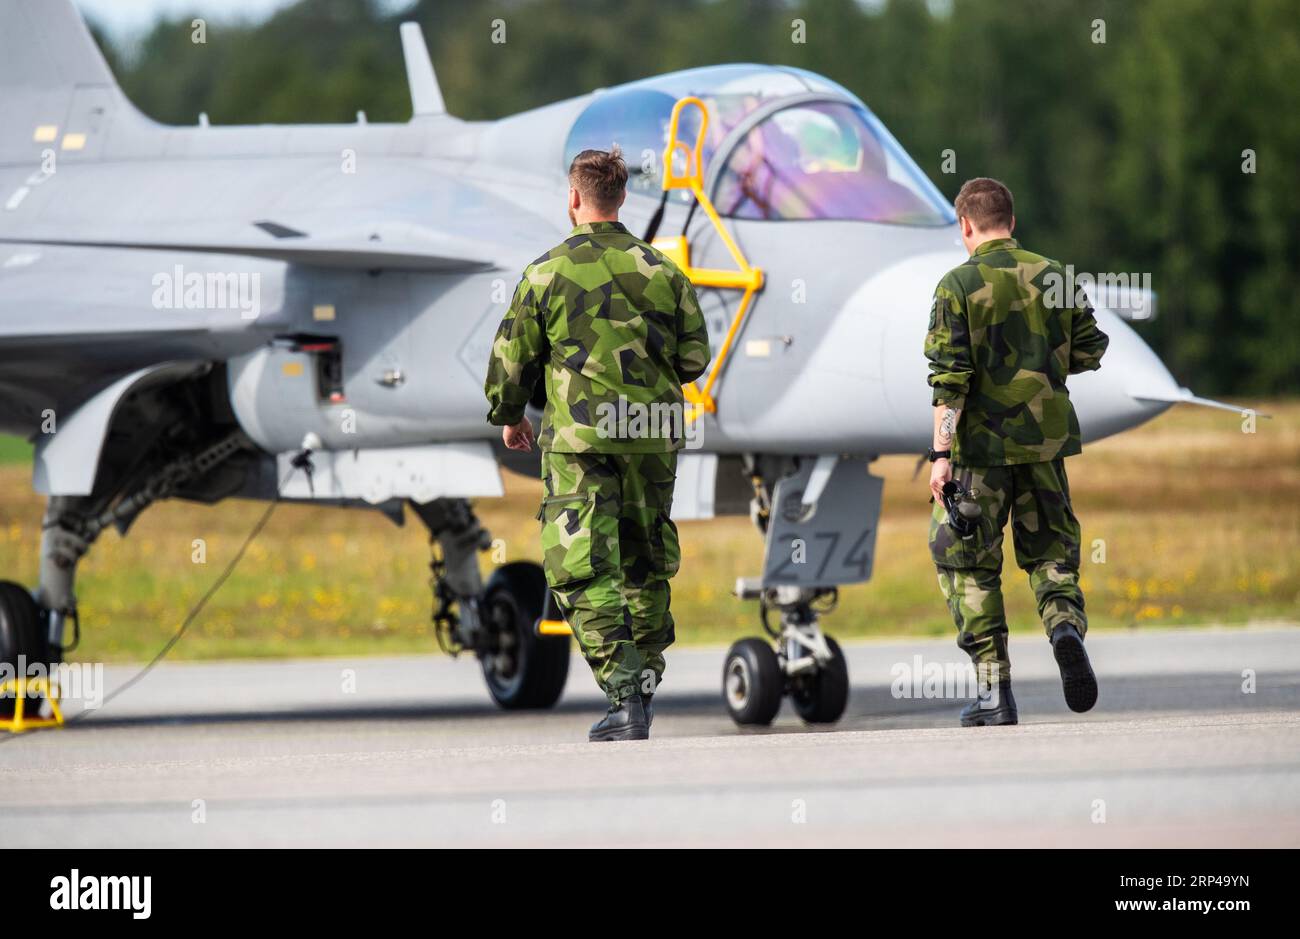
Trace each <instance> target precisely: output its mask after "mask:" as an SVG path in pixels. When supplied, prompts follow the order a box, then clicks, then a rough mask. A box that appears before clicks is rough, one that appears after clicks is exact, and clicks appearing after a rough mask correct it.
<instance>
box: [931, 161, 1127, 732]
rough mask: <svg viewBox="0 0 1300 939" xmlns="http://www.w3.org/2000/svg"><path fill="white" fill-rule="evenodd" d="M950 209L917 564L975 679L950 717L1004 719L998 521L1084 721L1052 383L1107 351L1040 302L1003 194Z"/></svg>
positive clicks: (1063, 412)
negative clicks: (956, 519) (932, 576)
mask: <svg viewBox="0 0 1300 939" xmlns="http://www.w3.org/2000/svg"><path fill="white" fill-rule="evenodd" d="M955 205H956V209H957V216H958V224H959V225H960V226H961V237H962V242H963V243H964V244H965V246H966V250H967V251H969V252H970V258H969V260H967V261H966V262H965V263H964V264H961V265H960V266H958V267H956V268H954V269H953V270H952V271H949V272H948V274H947V275H945V276H944V278H943V279H942V280H941V281H940V282H939V286H938V288H937V289H936V290H935V293H934V304H933V306H932V307H931V310H930V325H929V332H928V333H927V335H926V339H925V355H926V357H927V358H928V359H929V360H930V378H929V382H930V386H931V388H932V389H933V399H932V403H933V405H934V436H933V446H932V448H931V450H930V454H929V456H930V460H931V462H932V464H933V469H932V471H931V474H930V491H931V493H932V494H933V496H934V502H935V505H934V511H933V513H932V515H931V519H930V550H931V553H932V555H933V558H934V562H935V565H936V566H937V568H938V571H939V586H940V588H941V590H942V591H943V595H944V598H945V599H946V600H947V603H948V608H949V611H950V612H951V613H952V616H953V619H954V620H955V622H956V624H957V642H958V645H959V646H960V647H961V648H962V649H964V650H965V651H966V652H967V653H968V654H969V655H970V657H971V660H972V661H973V662H974V663H975V667H976V672H977V675H978V676H979V679H980V695H979V697H978V698H977V699H976V700H975V701H972V702H971V703H970V704H969V705H968V706H967V707H966V708H965V709H964V710H963V711H962V713H961V723H962V725H963V726H983V725H996V724H1014V723H1016V722H1017V719H1018V716H1017V711H1016V703H1015V699H1014V698H1013V697H1012V695H1011V662H1010V659H1009V658H1008V655H1007V621H1006V613H1005V611H1004V609H1003V603H1002V588H1001V584H1002V537H1003V529H1004V528H1005V527H1006V524H1007V521H1008V519H1010V521H1011V531H1012V537H1013V539H1014V542H1015V551H1016V562H1017V563H1018V564H1019V566H1020V567H1021V568H1023V569H1024V570H1025V572H1026V573H1027V574H1028V575H1029V583H1030V585H1031V586H1032V587H1033V590H1034V594H1035V597H1036V599H1037V601H1038V612H1039V616H1040V617H1041V618H1042V621H1043V627H1044V629H1045V630H1046V631H1047V636H1048V638H1049V639H1050V640H1051V643H1052V649H1053V654H1054V655H1055V658H1056V661H1057V665H1058V666H1059V669H1060V672H1061V680H1062V686H1063V688H1064V692H1065V700H1066V704H1067V705H1069V707H1070V708H1071V709H1072V710H1074V711H1086V710H1088V709H1090V708H1091V707H1092V706H1093V704H1095V703H1096V700H1097V681H1096V677H1095V676H1094V674H1093V671H1092V666H1091V665H1090V663H1089V661H1088V655H1087V652H1086V651H1085V650H1084V645H1083V637H1084V635H1085V634H1086V633H1087V630H1088V620H1087V617H1086V616H1085V615H1084V601H1083V592H1082V591H1081V590H1080V589H1079V522H1078V519H1077V518H1075V515H1074V511H1073V508H1072V506H1071V505H1070V487H1069V483H1068V481H1067V479H1066V474H1065V458H1066V457H1068V456H1072V455H1074V454H1076V453H1079V452H1080V451H1081V449H1082V445H1081V440H1080V434H1079V422H1078V419H1077V418H1076V417H1075V413H1074V406H1073V405H1072V404H1071V403H1070V396H1069V392H1068V391H1067V390H1066V386H1065V381H1066V376H1067V375H1073V374H1075V373H1078V372H1084V371H1090V370H1092V369H1096V368H1099V367H1100V365H1101V357H1102V354H1103V353H1104V352H1105V351H1106V345H1107V342H1108V340H1107V337H1106V334H1105V333H1103V332H1102V331H1101V330H1100V329H1098V328H1097V321H1096V319H1095V317H1094V316H1093V311H1092V308H1091V307H1090V306H1089V305H1088V304H1087V302H1086V301H1082V302H1079V301H1076V300H1075V298H1073V297H1068V298H1066V300H1065V302H1063V303H1055V304H1053V303H1051V302H1049V298H1051V297H1053V296H1054V295H1055V292H1053V291H1050V290H1048V289H1047V286H1046V285H1050V284H1051V283H1052V279H1053V278H1054V277H1060V278H1064V271H1063V269H1062V267H1061V265H1060V264H1058V263H1057V262H1056V261H1052V260H1049V259H1048V258H1045V257H1042V256H1041V255H1037V254H1034V253H1033V252H1032V251H1026V250H1025V249H1024V248H1022V247H1020V245H1019V243H1017V241H1016V240H1015V239H1014V238H1013V237H1012V232H1013V230H1014V229H1015V223H1016V220H1015V214H1014V204H1013V201H1012V196H1011V191H1010V190H1009V189H1007V187H1006V186H1004V185H1003V184H1002V183H1000V182H998V181H997V180H995V179H987V178H980V179H972V180H969V181H968V182H967V183H966V184H965V185H964V186H962V188H961V191H960V192H959V193H958V195H957V199H956V201H955ZM954 481H955V482H956V483H957V484H959V485H960V486H961V487H962V488H964V489H965V490H967V491H968V496H967V498H966V499H965V500H964V501H965V503H966V509H967V510H968V511H969V512H970V515H971V516H973V517H974V518H975V519H976V520H977V523H976V524H975V525H974V531H973V533H972V534H970V535H969V536H967V537H962V535H961V534H960V532H959V531H958V530H957V528H960V526H958V527H957V528H955V527H954V526H953V525H952V524H949V518H948V512H947V510H946V509H945V507H944V504H943V495H944V493H943V489H944V486H945V484H948V483H952V482H954ZM972 504H973V505H974V506H975V507H977V508H978V513H976V512H974V511H973V510H971V508H970V507H971V505H972Z"/></svg>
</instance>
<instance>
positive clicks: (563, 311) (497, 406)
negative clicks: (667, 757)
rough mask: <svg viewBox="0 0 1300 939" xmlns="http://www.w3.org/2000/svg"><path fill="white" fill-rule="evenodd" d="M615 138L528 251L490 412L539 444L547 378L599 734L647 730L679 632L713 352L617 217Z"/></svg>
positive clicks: (566, 586) (566, 608)
mask: <svg viewBox="0 0 1300 939" xmlns="http://www.w3.org/2000/svg"><path fill="white" fill-rule="evenodd" d="M626 187H627V167H626V165H625V164H624V163H623V160H622V157H621V155H620V154H619V152H618V150H617V148H615V149H614V150H613V151H611V152H608V153H607V152H605V151H602V150H584V151H583V152H582V153H579V154H578V155H577V157H576V158H575V159H574V160H573V163H572V165H571V166H570V169H569V221H570V222H571V223H572V224H573V226H574V228H573V231H572V233H571V234H570V235H569V237H568V238H567V239H565V241H564V242H563V243H561V244H559V245H557V246H556V247H555V248H552V249H551V250H550V251H548V252H547V253H546V254H544V255H542V257H540V258H538V259H537V260H536V261H534V262H533V263H532V264H530V265H529V266H528V267H527V269H525V271H524V275H523V279H522V280H521V281H520V283H519V287H518V289H517V290H516V291H515V295H514V299H513V300H512V302H511V305H510V309H509V310H508V311H507V313H506V315H505V318H504V319H503V320H502V322H501V327H500V329H499V330H498V331H497V335H496V339H495V341H494V342H493V344H492V354H491V358H490V361H489V363H488V373H487V384H486V391H487V397H488V401H489V403H490V404H491V411H490V412H489V414H488V421H489V422H490V423H492V424H497V425H501V426H502V427H503V428H504V429H503V431H502V439H503V440H504V441H505V444H506V446H508V447H510V448H512V449H516V450H529V449H531V447H532V440H533V437H532V426H531V424H530V423H529V421H528V418H527V417H525V416H524V407H525V405H526V404H527V403H528V401H529V399H530V398H531V397H532V394H533V390H534V388H535V387H536V386H537V383H538V381H543V382H544V383H545V390H546V407H545V410H544V412H543V415H542V432H541V436H540V438H539V441H538V442H539V443H540V445H541V448H542V479H543V481H544V484H545V495H544V498H543V501H542V507H541V512H540V513H539V517H540V518H541V520H542V549H543V552H544V560H543V567H544V568H545V570H546V579H547V583H548V584H549V585H550V587H551V589H552V592H553V593H554V595H555V598H556V600H557V601H558V603H559V605H560V609H561V612H562V613H563V614H564V616H565V619H567V620H568V622H569V625H570V627H571V628H572V630H573V634H574V636H575V637H576V639H577V640H578V644H579V646H580V647H581V648H582V652H583V655H584V656H585V657H586V659H587V662H588V663H589V664H590V665H591V668H592V671H593V673H594V674H595V677H596V682H597V684H599V685H600V687H601V689H602V690H603V691H604V692H605V694H606V696H607V697H608V698H609V705H610V706H609V712H608V713H607V714H606V715H605V717H604V718H603V719H602V720H600V721H598V722H597V723H596V724H594V725H593V726H592V728H591V732H590V734H589V735H588V737H589V739H591V740H644V739H645V738H646V737H647V736H649V726H650V722H651V721H652V720H653V717H654V710H653V700H652V699H653V695H654V692H655V689H656V688H657V687H658V683H659V680H660V678H661V677H662V676H663V672H664V650H665V649H667V648H668V646H669V645H670V644H671V643H672V642H673V639H674V624H673V618H672V614H671V612H670V611H669V586H668V581H669V579H670V578H671V577H672V576H673V574H674V573H676V571H677V567H678V564H679V563H680V550H679V545H678V540H677V529H676V527H675V526H674V524H673V522H672V520H671V518H670V517H669V512H670V510H671V508H672V499H673V487H674V484H675V482H676V475H677V450H678V449H680V448H681V446H682V444H683V438H684V429H685V418H686V406H685V401H684V400H683V395H682V387H681V386H682V385H683V384H684V383H686V382H689V381H694V380H695V379H696V378H698V377H699V376H700V375H702V374H703V373H704V369H705V368H706V367H707V365H708V364H709V357H710V354H709V340H708V333H707V331H706V330H705V323H704V317H703V314H702V313H701V312H700V306H699V301H698V299H697V297H696V295H695V288H694V287H693V286H692V285H691V282H690V281H689V280H688V279H687V277H686V276H685V275H684V274H683V273H682V271H681V270H680V269H679V268H677V267H676V266H675V265H674V264H673V263H672V262H671V261H670V260H669V259H668V258H666V257H664V255H663V254H661V253H660V252H658V251H657V250H655V249H654V248H653V247H651V246H650V245H648V244H646V243H645V242H644V241H642V240H640V239H639V238H636V237H635V236H633V235H632V234H631V233H630V232H629V231H628V230H627V229H626V228H625V227H623V225H622V224H620V222H619V220H618V217H619V209H620V208H621V206H622V204H623V200H624V198H625V196H626V194H627V193H626Z"/></svg>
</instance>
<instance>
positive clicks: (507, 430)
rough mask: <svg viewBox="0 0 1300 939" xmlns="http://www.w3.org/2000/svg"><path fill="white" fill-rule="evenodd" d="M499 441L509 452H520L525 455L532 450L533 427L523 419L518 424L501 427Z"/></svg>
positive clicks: (526, 419)
mask: <svg viewBox="0 0 1300 939" xmlns="http://www.w3.org/2000/svg"><path fill="white" fill-rule="evenodd" d="M501 441H502V443H504V444H505V445H506V447H508V448H509V449H511V450H522V451H524V452H525V453H527V452H528V451H529V450H531V449H533V425H532V424H531V423H529V420H528V418H526V417H525V418H524V419H523V420H521V421H520V422H519V423H518V424H510V425H508V426H506V427H502V428H501Z"/></svg>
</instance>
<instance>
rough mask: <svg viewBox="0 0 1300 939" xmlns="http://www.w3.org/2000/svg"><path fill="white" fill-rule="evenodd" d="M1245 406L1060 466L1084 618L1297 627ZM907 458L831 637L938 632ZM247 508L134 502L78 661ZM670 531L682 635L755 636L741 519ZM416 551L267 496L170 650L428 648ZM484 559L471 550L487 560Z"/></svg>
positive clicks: (11, 570) (145, 633)
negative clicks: (139, 505) (228, 569)
mask: <svg viewBox="0 0 1300 939" xmlns="http://www.w3.org/2000/svg"><path fill="white" fill-rule="evenodd" d="M1258 407H1259V408H1260V410H1261V411H1262V412H1265V413H1271V414H1272V415H1273V418H1272V419H1271V420H1260V421H1259V422H1258V427H1257V432H1256V433H1254V434H1245V433H1243V432H1242V428H1241V422H1240V420H1239V419H1238V418H1236V417H1234V416H1233V415H1232V414H1228V413H1224V412H1219V411H1210V410H1206V409H1201V408H1192V407H1188V406H1179V407H1177V408H1175V409H1173V410H1172V411H1170V412H1168V413H1166V414H1165V415H1163V416H1161V417H1160V418H1158V419H1157V420H1155V421H1152V422H1151V423H1149V424H1147V425H1146V426H1144V427H1142V428H1139V429H1138V430H1135V431H1131V432H1129V433H1127V434H1123V435H1121V436H1119V437H1116V438H1112V439H1110V440H1105V441H1102V442H1101V443H1098V444H1096V445H1094V446H1091V447H1089V448H1088V451H1087V452H1086V453H1085V454H1084V455H1083V456H1080V457H1077V458H1074V459H1072V460H1071V461H1070V475H1071V488H1072V490H1073V495H1074V500H1075V507H1076V510H1077V512H1078V514H1079V517H1080V519H1081V520H1082V523H1083V538H1084V558H1083V585H1084V589H1085V591H1086V594H1087V599H1088V611H1089V616H1090V620H1091V623H1092V624H1093V626H1094V627H1099V628H1144V627H1150V626H1163V625H1173V624H1204V623H1229V624H1236V623H1248V622H1258V621H1266V620H1288V621H1291V620H1296V619H1300V430H1298V429H1297V428H1298V427H1300V402H1298V401H1286V402H1264V403H1258ZM0 461H3V463H4V465H0V491H2V492H3V493H4V496H3V500H2V504H0V572H3V573H2V574H0V576H3V577H4V578H6V579H14V580H18V581H21V582H23V583H27V584H31V583H33V582H34V580H35V577H36V563H37V547H38V543H39V537H40V531H39V526H40V518H41V510H42V501H41V500H40V499H39V498H38V497H37V496H35V495H34V494H33V493H32V492H31V488H30V447H28V446H27V445H26V444H24V443H22V442H20V441H12V440H4V439H0ZM914 462H915V461H914V460H913V459H911V458H904V457H892V458H886V459H883V460H881V461H879V462H878V463H877V464H876V467H875V472H877V473H879V474H881V475H883V476H884V477H885V478H886V485H885V506H884V511H883V513H882V518H881V525H880V533H879V538H878V541H877V545H876V548H877V554H876V562H875V576H874V578H873V580H872V581H871V582H870V583H868V584H863V585H859V586H854V587H849V588H846V589H844V590H842V591H841V596H840V606H839V609H838V610H836V611H835V612H834V613H833V614H832V615H831V616H830V617H828V618H827V619H826V620H825V625H826V627H827V629H828V631H830V632H832V633H834V634H835V635H838V636H844V637H852V636H878V635H946V634H948V633H950V632H951V631H952V628H953V627H952V624H951V622H950V620H949V619H948V614H947V611H946V609H945V607H944V604H943V601H942V599H941V597H940V595H939V590H938V586H937V584H936V583H935V577H934V571H933V568H932V567H931V565H930V562H929V552H928V550H927V547H926V526H927V521H928V506H927V504H926V502H927V491H926V485H925V480H924V478H918V479H917V480H915V481H913V480H912V478H911V477H912V470H913V466H914ZM507 489H508V493H507V496H506V498H505V499H499V500H490V501H484V502H482V503H481V504H480V505H479V511H480V513H481V515H482V517H483V519H484V522H485V524H486V525H487V526H488V527H489V529H490V530H491V531H492V533H493V534H494V536H496V537H498V538H500V539H502V543H503V545H504V556H505V560H517V559H521V558H533V559H536V558H537V557H538V556H539V551H538V537H537V523H536V522H535V521H534V518H533V516H534V512H535V511H536V504H537V499H538V492H539V486H538V485H537V484H536V483H534V482H532V481H529V480H523V479H519V478H518V477H508V478H507ZM261 510H262V506H261V505H259V504H256V503H245V502H230V503H226V504H223V505H220V506H217V507H214V508H208V507H203V506H196V505H189V504H185V503H168V504H165V505H160V506H157V507H155V508H153V509H150V510H149V511H147V512H146V513H145V514H144V515H143V516H142V517H141V519H140V521H139V522H138V523H137V524H136V526H135V527H134V529H133V530H132V532H131V535H130V537H129V538H126V539H122V538H119V537H118V536H117V534H116V533H115V532H109V533H107V534H106V535H104V536H103V537H102V538H101V539H100V541H99V543H98V544H96V546H95V548H94V550H92V552H91V553H90V555H89V557H88V558H87V560H86V561H85V562H84V563H83V564H82V567H81V577H80V580H79V595H80V598H81V610H82V622H83V626H84V630H83V643H82V646H81V649H80V650H79V651H78V653H77V655H78V657H84V658H88V659H109V660H115V659H140V658H146V657H148V656H150V655H152V654H153V653H154V652H155V651H156V650H157V648H158V647H159V646H160V645H161V644H162V643H163V642H164V641H165V639H166V637H167V636H168V635H169V634H170V633H171V632H172V631H173V630H174V629H175V628H176V625H177V624H178V623H179V621H180V620H181V618H182V617H183V616H184V614H185V612H186V611H187V610H188V609H189V607H190V606H191V605H192V604H193V603H194V602H195V601H196V600H197V599H198V597H199V596H200V595H201V594H202V593H203V592H204V591H205V590H206V589H207V587H208V585H209V584H210V583H211V581H212V580H213V578H215V577H216V576H217V574H218V573H219V572H220V570H221V569H222V567H223V566H224V565H225V563H226V562H227V561H228V560H229V558H230V557H231V555H232V554H233V552H234V551H235V550H236V549H237V547H238V546H239V543H240V542H241V541H242V540H243V538H244V536H245V535H246V534H247V532H248V531H249V530H250V529H251V528H252V526H253V524H254V522H255V520H256V518H257V516H258V514H259V513H260V512H261ZM681 534H682V549H683V562H682V571H681V574H680V575H679V576H678V578H677V580H675V581H674V587H673V607H674V612H675V616H676V619H677V623H678V637H679V640H680V641H683V642H724V641H729V640H731V639H734V638H738V637H740V636H742V635H746V634H749V633H753V632H754V631H755V630H756V623H757V606H756V604H753V603H742V602H741V601H739V600H736V599H735V598H734V597H732V596H731V593H730V591H731V587H732V585H733V584H734V582H735V580H736V578H737V577H738V576H742V575H754V574H756V573H758V571H759V567H760V559H761V556H762V545H761V542H760V541H759V538H758V536H757V534H756V533H755V531H754V530H753V529H752V528H751V526H750V523H749V520H748V519H742V518H728V519H718V520H714V521H711V522H691V523H685V524H683V525H682V526H681ZM195 539H202V540H203V541H204V542H206V546H207V561H206V563H203V564H199V563H195V562H194V560H193V553H194V542H195ZM1007 540H1008V542H1009V541H1010V539H1007ZM1098 542H1104V552H1105V557H1104V562H1103V561H1101V558H1100V553H1099V551H1098V548H1099V547H1100V545H1099V544H1098ZM1008 547H1009V546H1008ZM428 559H429V549H428V544H427V538H426V536H425V534H424V531H423V527H422V526H421V525H420V524H419V523H418V522H417V521H415V520H414V519H411V520H409V521H408V523H407V525H406V526H405V527H404V528H395V527H394V526H393V525H391V524H390V523H389V522H388V521H387V520H386V519H384V518H383V517H382V516H380V515H379V514H378V513H375V512H347V511H340V510H334V509H318V508H310V507H301V506H282V507H280V508H279V509H278V510H277V512H276V514H275V517H274V518H273V519H272V520H271V523H270V525H269V526H268V527H267V529H266V531H265V532H263V534H262V536H261V538H260V539H259V540H258V541H257V542H256V543H255V544H254V545H253V547H252V548H251V550H250V552H249V554H248V556H247V557H246V558H245V559H244V562H243V565H242V566H241V567H240V568H239V569H238V570H237V571H236V573H235V574H234V576H233V577H232V578H231V579H230V581H229V582H228V583H227V584H226V585H225V587H224V588H223V589H222V590H221V592H220V593H219V594H218V595H217V596H216V598H215V599H214V600H213V602H212V603H211V605H210V606H209V608H208V610H207V611H206V612H205V614H204V615H203V617H202V619H201V620H200V621H199V622H197V623H196V624H195V625H194V627H193V628H192V629H191V631H190V634H189V635H188V636H187V637H186V639H185V641H184V642H182V643H181V644H180V645H179V646H178V647H177V648H176V649H175V650H174V652H173V656H174V657H176V658H190V659H208V658H228V657H237V656H288V655H295V656H301V655H331V654H340V655H341V654H364V653H376V654H380V653H395V652H412V651H429V650H431V649H433V648H434V647H435V646H434V638H433V633H432V628H431V626H430V624H429V612H430V595H429V588H428V568H427V565H428ZM491 565H492V558H490V557H489V556H487V555H485V556H484V558H483V566H484V570H485V572H486V571H488V570H489V569H490V567H491ZM1003 584H1004V590H1005V592H1006V595H1007V605H1008V615H1009V618H1010V620H1011V622H1012V628H1013V629H1014V630H1016V631H1020V632H1029V633H1032V632H1033V631H1034V630H1037V629H1039V628H1040V627H1039V626H1038V624H1037V620H1036V617H1035V614H1034V609H1033V600H1032V596H1031V594H1030V592H1029V588H1028V586H1027V584H1026V583H1025V579H1024V577H1023V575H1022V574H1021V573H1020V572H1019V570H1018V569H1016V568H1015V566H1014V558H1013V557H1012V556H1011V554H1010V551H1008V557H1007V567H1006V572H1005V576H1004V578H1003Z"/></svg>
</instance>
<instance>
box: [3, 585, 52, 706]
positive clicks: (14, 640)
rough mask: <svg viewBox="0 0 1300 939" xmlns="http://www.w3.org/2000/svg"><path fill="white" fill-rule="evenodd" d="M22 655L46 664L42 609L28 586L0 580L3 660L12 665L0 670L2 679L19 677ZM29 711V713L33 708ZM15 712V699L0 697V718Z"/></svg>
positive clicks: (30, 661)
mask: <svg viewBox="0 0 1300 939" xmlns="http://www.w3.org/2000/svg"><path fill="white" fill-rule="evenodd" d="M19 656H22V657H23V658H24V659H26V661H27V662H28V663H32V662H41V663H45V660H46V655H45V643H44V642H43V641H42V637H41V612H40V608H39V607H37V605H36V601H35V600H33V599H32V595H31V594H30V593H28V591H27V589H26V588H25V587H23V586H21V585H19V584H15V583H13V582H11V581H7V580H4V581H0V662H4V663H7V664H8V665H9V666H10V668H8V669H3V670H0V680H2V679H3V678H10V677H19V676H18V673H17V669H18V657H19ZM11 670H12V671H11ZM27 710H28V713H30V711H31V708H30V707H28V709H27ZM13 713H14V704H13V699H12V698H3V699H0V717H5V718H8V717H13Z"/></svg>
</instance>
